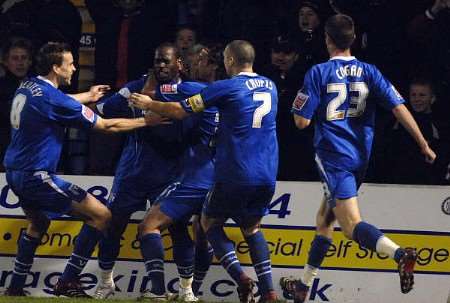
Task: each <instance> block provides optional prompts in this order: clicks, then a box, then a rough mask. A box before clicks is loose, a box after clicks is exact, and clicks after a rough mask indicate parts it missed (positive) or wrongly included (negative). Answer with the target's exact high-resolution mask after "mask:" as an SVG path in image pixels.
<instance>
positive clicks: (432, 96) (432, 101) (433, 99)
mask: <svg viewBox="0 0 450 303" xmlns="http://www.w3.org/2000/svg"><path fill="white" fill-rule="evenodd" d="M435 101H436V95H435V94H433V95H431V104H433V103H434V102H435Z"/></svg>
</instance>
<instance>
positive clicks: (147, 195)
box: [107, 178, 170, 216]
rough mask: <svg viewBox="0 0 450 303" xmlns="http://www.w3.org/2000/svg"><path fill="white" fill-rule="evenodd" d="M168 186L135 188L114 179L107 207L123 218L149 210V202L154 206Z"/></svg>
mask: <svg viewBox="0 0 450 303" xmlns="http://www.w3.org/2000/svg"><path fill="white" fill-rule="evenodd" d="M168 184H170V183H168ZM168 184H167V183H166V184H162V185H158V186H153V187H152V186H151V184H149V185H148V186H146V187H145V188H144V187H142V186H133V184H130V182H125V181H124V180H122V179H121V178H114V181H113V186H112V188H111V193H110V194H109V197H108V204H107V206H108V208H109V210H111V213H112V214H113V215H121V216H123V215H130V214H132V213H134V212H137V211H145V210H147V201H149V202H150V204H153V203H154V201H155V200H156V199H157V197H158V196H159V195H160V194H161V193H162V192H163V191H164V189H165V188H166V187H167V185H168Z"/></svg>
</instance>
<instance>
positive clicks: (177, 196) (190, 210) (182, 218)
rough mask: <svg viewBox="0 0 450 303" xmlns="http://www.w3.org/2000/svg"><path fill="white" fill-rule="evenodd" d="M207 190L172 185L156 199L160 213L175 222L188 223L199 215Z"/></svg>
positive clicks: (176, 184)
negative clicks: (193, 216)
mask: <svg viewBox="0 0 450 303" xmlns="http://www.w3.org/2000/svg"><path fill="white" fill-rule="evenodd" d="M207 194H208V189H204V188H196V187H191V186H186V185H184V184H183V183H178V182H177V183H173V184H171V185H169V186H168V187H167V188H166V189H165V190H164V192H163V193H162V194H161V195H160V196H159V197H158V198H157V199H156V201H155V204H156V203H158V204H159V205H160V209H161V211H162V212H163V213H164V214H165V215H167V216H168V217H170V218H171V219H172V220H173V221H176V222H188V221H189V220H190V219H191V217H192V215H198V214H200V213H201V210H202V207H203V203H204V202H205V199H206V196H207Z"/></svg>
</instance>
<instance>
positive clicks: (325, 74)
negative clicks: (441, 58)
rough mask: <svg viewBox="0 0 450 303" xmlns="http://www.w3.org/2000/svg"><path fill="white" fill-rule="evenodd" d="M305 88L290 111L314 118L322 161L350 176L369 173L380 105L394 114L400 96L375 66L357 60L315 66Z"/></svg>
mask: <svg viewBox="0 0 450 303" xmlns="http://www.w3.org/2000/svg"><path fill="white" fill-rule="evenodd" d="M303 85H304V86H303V88H302V89H301V90H300V91H299V92H298V94H297V97H296V98H295V100H294V104H293V108H292V111H293V113H294V114H296V115H299V116H302V117H304V118H306V119H311V118H312V117H313V116H315V138H314V146H315V148H316V152H317V154H318V156H319V157H320V158H321V159H323V160H326V161H327V162H329V163H332V165H335V166H337V167H342V168H345V169H349V170H356V169H358V168H363V167H365V166H366V165H367V162H368V160H369V157H370V150H371V147H372V141H373V132H374V123H375V109H376V103H378V104H380V105H381V106H383V107H384V108H386V109H388V110H390V109H392V108H394V107H395V106H397V105H399V104H401V103H403V102H404V99H403V98H402V96H401V95H400V94H399V93H398V92H397V90H396V89H395V88H394V86H393V85H392V84H391V83H390V82H389V81H388V80H386V79H385V78H384V77H383V75H382V74H381V73H380V71H379V70H378V69H377V68H376V67H375V66H373V65H370V64H367V63H364V62H361V61H359V60H357V59H356V58H355V57H333V58H331V59H330V60H329V61H328V62H326V63H322V64H317V65H315V66H313V67H312V68H311V69H310V70H309V71H308V72H307V73H306V75H305V79H304V84H303ZM369 97H370V98H369Z"/></svg>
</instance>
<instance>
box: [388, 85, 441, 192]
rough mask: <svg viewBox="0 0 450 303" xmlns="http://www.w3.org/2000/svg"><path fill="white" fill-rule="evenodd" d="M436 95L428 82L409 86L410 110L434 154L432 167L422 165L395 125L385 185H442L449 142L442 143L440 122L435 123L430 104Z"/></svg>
mask: <svg viewBox="0 0 450 303" xmlns="http://www.w3.org/2000/svg"><path fill="white" fill-rule="evenodd" d="M435 103H436V95H435V92H434V89H433V84H432V83H431V81H430V80H429V79H426V78H423V79H420V78H416V79H414V80H412V81H411V83H410V85H409V107H410V109H411V113H412V115H413V116H414V119H415V120H416V122H417V124H418V125H419V128H420V130H421V131H422V133H423V135H424V137H425V139H426V140H427V141H428V144H429V145H430V147H431V148H432V149H433V150H435V151H436V154H437V158H436V161H435V162H434V163H433V164H429V163H427V162H426V161H425V159H424V157H423V155H422V154H421V152H420V150H419V149H418V147H417V145H416V144H415V142H414V140H413V139H412V138H411V137H410V136H409V135H408V133H407V131H406V130H405V129H404V128H403V127H402V126H401V125H400V124H399V123H398V121H397V122H395V124H394V126H393V127H392V129H391V131H392V134H391V137H390V140H389V142H388V161H387V163H385V164H386V165H387V168H388V169H389V170H390V171H389V172H387V175H388V176H390V179H388V180H387V181H388V182H390V183H395V184H443V183H444V182H445V181H444V179H445V174H446V166H447V164H448V160H449V158H448V151H449V142H448V139H447V140H443V138H442V131H441V128H440V124H439V121H437V120H436V119H435V114H434V112H433V104H435Z"/></svg>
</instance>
